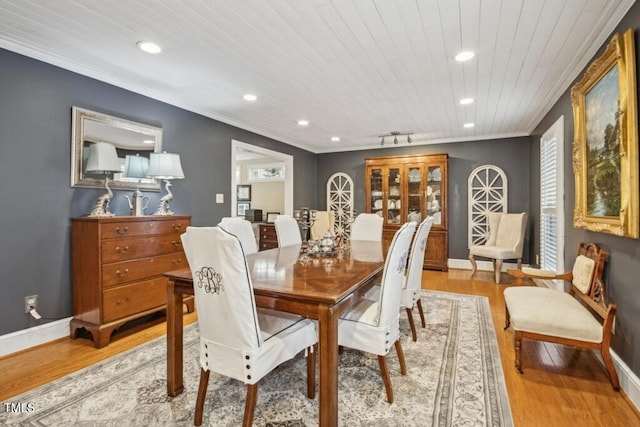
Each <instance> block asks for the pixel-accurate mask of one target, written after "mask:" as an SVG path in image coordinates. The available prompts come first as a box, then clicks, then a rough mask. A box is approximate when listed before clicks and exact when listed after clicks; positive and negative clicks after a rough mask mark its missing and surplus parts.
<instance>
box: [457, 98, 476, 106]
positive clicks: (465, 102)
mask: <svg viewBox="0 0 640 427" xmlns="http://www.w3.org/2000/svg"><path fill="white" fill-rule="evenodd" d="M472 103H473V98H462V99H461V100H460V104H462V105H467V104H472Z"/></svg>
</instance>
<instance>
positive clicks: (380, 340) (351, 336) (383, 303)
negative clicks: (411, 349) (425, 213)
mask: <svg viewBox="0 0 640 427" xmlns="http://www.w3.org/2000/svg"><path fill="white" fill-rule="evenodd" d="M415 229H416V223H415V222H408V223H405V224H404V225H403V226H402V227H401V228H400V229H399V230H398V231H397V232H396V234H395V235H394V237H393V240H392V242H391V245H390V246H389V251H388V253H387V257H386V259H385V264H384V269H383V272H382V282H381V284H380V292H379V296H378V299H377V300H375V301H374V300H370V299H367V298H361V299H360V300H359V301H357V302H356V303H355V304H354V305H353V306H352V307H351V308H350V309H349V310H348V311H347V312H346V313H343V314H342V315H341V316H340V319H339V320H338V345H340V346H342V347H348V348H352V349H355V350H359V351H364V352H368V353H373V354H375V355H377V356H378V364H379V365H380V373H381V374H382V380H383V382H384V386H385V390H386V393H387V400H388V401H389V403H393V389H392V387H391V379H390V377H389V371H388V368H387V359H386V356H387V354H388V353H389V350H390V349H391V345H392V344H393V345H395V348H396V352H397V354H398V360H399V362H400V372H401V373H402V375H406V374H407V367H406V364H405V360H404V353H403V352H402V345H401V344H400V298H401V294H402V285H403V283H404V272H405V267H406V265H407V257H408V253H409V245H410V244H411V237H412V236H413V232H414V231H415Z"/></svg>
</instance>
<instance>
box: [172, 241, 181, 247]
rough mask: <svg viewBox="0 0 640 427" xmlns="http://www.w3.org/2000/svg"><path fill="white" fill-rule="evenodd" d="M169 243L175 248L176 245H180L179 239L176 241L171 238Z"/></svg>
mask: <svg viewBox="0 0 640 427" xmlns="http://www.w3.org/2000/svg"><path fill="white" fill-rule="evenodd" d="M171 244H172V245H173V246H175V247H176V248H177V247H178V246H180V245H181V244H182V243H181V242H179V241H177V240H172V241H171Z"/></svg>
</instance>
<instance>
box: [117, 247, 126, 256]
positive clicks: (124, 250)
mask: <svg viewBox="0 0 640 427" xmlns="http://www.w3.org/2000/svg"><path fill="white" fill-rule="evenodd" d="M128 250H129V246H125V247H124V248H121V247H120V246H116V252H118V253H119V254H122V253H125V252H127V251H128Z"/></svg>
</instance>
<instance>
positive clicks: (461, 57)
mask: <svg viewBox="0 0 640 427" xmlns="http://www.w3.org/2000/svg"><path fill="white" fill-rule="evenodd" d="M474 55H475V54H474V53H473V52H471V51H468V50H465V51H463V52H460V53H459V54H457V55H456V61H458V62H464V61H468V60H470V59H471V58H473V56H474Z"/></svg>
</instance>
